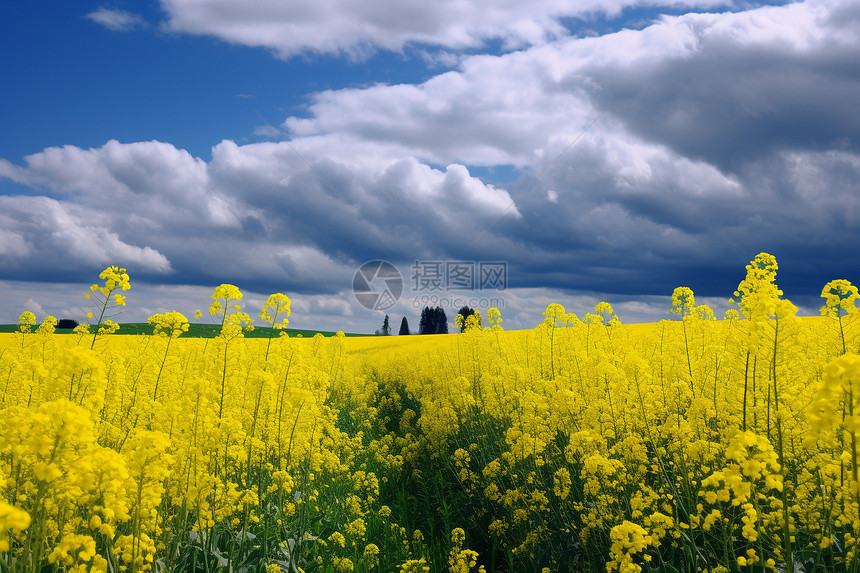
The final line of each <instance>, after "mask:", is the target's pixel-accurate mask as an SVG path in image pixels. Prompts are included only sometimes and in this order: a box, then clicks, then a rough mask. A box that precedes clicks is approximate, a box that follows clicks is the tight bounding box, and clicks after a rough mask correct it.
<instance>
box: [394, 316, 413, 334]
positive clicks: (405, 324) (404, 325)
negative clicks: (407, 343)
mask: <svg viewBox="0 0 860 573" xmlns="http://www.w3.org/2000/svg"><path fill="white" fill-rule="evenodd" d="M397 334H399V335H400V336H404V335H409V334H412V333H411V332H409V321H408V320H406V317H405V316H404V317H403V320H401V321H400V332H398V333H397Z"/></svg>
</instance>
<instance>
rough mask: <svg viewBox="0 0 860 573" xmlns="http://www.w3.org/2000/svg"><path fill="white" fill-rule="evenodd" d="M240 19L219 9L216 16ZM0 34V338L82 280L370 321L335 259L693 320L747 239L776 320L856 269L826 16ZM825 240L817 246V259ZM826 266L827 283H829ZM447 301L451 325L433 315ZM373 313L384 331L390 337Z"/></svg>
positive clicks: (76, 8) (155, 22)
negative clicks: (472, 272)
mask: <svg viewBox="0 0 860 573" xmlns="http://www.w3.org/2000/svg"><path fill="white" fill-rule="evenodd" d="M239 6H241V8H239ZM4 16H5V17H4V18H3V20H2V23H0V49H2V53H3V54H4V57H3V58H2V59H0V77H2V78H3V87H2V88H0V133H2V136H0V285H2V288H3V290H4V297H3V301H0V322H13V321H14V320H15V319H16V317H17V315H18V314H19V313H20V312H21V311H22V310H33V311H35V312H36V313H37V315H39V314H45V313H51V314H54V315H57V316H60V317H70V318H80V317H81V316H83V314H84V313H85V312H86V310H87V308H86V307H85V305H84V302H85V301H84V300H83V297H82V295H83V292H84V290H83V289H85V287H86V284H87V283H89V282H92V281H94V280H95V277H96V276H97V274H98V272H99V271H100V270H101V268H103V267H104V266H106V265H108V264H118V265H121V266H125V267H127V268H128V269H129V272H130V274H131V275H132V282H133V290H132V291H130V293H129V294H130V296H129V299H128V301H129V307H128V310H127V311H126V315H125V316H124V317H123V320H143V319H145V318H146V316H148V314H150V313H152V312H157V311H164V310H172V309H177V310H180V311H183V312H186V313H189V314H190V313H193V310H194V309H196V308H205V306H206V305H207V300H208V294H209V293H210V292H211V290H212V288H213V287H214V286H216V285H217V284H219V283H221V282H228V283H233V284H236V285H238V286H239V287H240V288H242V289H243V290H245V291H246V292H247V293H248V309H249V310H250V311H252V312H253V311H254V310H255V306H259V305H260V304H261V302H262V300H263V299H264V297H265V296H266V295H267V294H268V293H271V292H275V291H283V292H286V293H287V294H289V295H290V296H291V297H292V298H293V301H294V305H293V308H294V316H293V318H292V324H293V325H294V326H299V327H306V328H314V327H320V328H332V329H344V330H353V331H372V330H373V329H374V328H377V327H378V325H379V324H381V316H382V314H383V313H382V312H381V311H379V310H376V311H373V310H368V309H365V308H363V307H362V306H361V305H360V304H358V303H357V301H356V300H355V298H354V297H353V296H352V284H353V283H352V280H353V277H354V274H355V271H356V269H357V268H358V267H359V266H360V265H361V264H362V263H364V262H366V261H369V260H376V259H381V260H387V261H390V262H391V263H392V264H394V265H395V266H397V267H398V268H399V269H400V270H401V272H402V273H403V275H404V279H405V280H406V282H407V284H408V283H409V282H410V279H409V276H408V275H409V273H410V267H411V266H412V265H414V263H415V261H443V262H451V261H471V262H478V263H479V262H482V261H502V262H504V263H506V264H507V268H508V281H507V287H508V288H507V289H506V290H504V291H498V292H495V291H494V292H489V291H485V292H470V293H464V292H451V291H434V292H432V293H428V292H418V291H412V290H409V289H408V288H407V291H406V292H404V295H403V297H402V299H401V300H400V301H399V302H398V303H397V304H396V305H395V306H393V307H391V308H390V309H386V310H387V312H388V313H389V314H391V315H392V316H393V317H396V318H397V319H398V320H399V317H400V316H401V315H405V316H407V317H408V318H409V319H410V322H411V323H416V324H415V326H417V318H418V314H419V311H420V309H416V308H415V306H416V304H417V303H416V300H417V297H419V296H422V295H427V294H432V295H434V296H437V297H442V300H444V304H448V305H450V306H455V305H457V303H458V302H463V301H469V300H470V299H474V302H475V303H477V304H484V303H486V302H487V301H488V300H489V299H490V298H493V299H494V300H495V299H498V300H497V302H498V301H501V303H502V305H503V306H504V308H503V309H502V313H503V316H504V317H505V319H506V325H510V326H511V327H529V326H532V325H533V324H534V323H536V322H537V321H539V319H540V313H541V311H542V310H543V308H544V307H545V306H546V305H547V304H548V303H550V302H560V303H562V304H564V305H565V306H566V307H568V310H572V311H575V312H577V313H580V314H581V313H583V312H586V311H588V310H589V309H590V307H591V306H593V305H594V304H595V303H596V302H598V301H599V300H603V299H606V300H610V302H613V304H614V305H615V306H616V310H617V312H618V314H619V316H620V317H621V319H622V321H625V322H634V321H640V320H656V319H660V318H664V317H666V307H667V306H668V298H667V297H668V295H670V294H671V291H672V289H673V288H674V287H675V286H679V285H686V286H690V287H691V288H693V290H694V291H695V292H696V293H697V295H699V297H700V298H701V299H702V300H704V301H707V302H709V303H710V304H712V305H713V306H714V307H715V308H716V309H717V310H718V311H721V310H725V308H726V306H727V303H726V299H727V298H728V297H729V296H730V295H731V291H732V290H733V288H734V286H736V285H737V283H738V282H739V281H740V279H741V278H743V267H744V264H746V262H748V261H749V260H750V259H751V258H753V257H754V256H755V254H756V253H758V252H760V251H769V252H771V253H773V254H774V255H776V257H777V259H778V260H779V262H780V265H781V270H780V274H779V277H778V280H779V283H780V285H781V286H782V287H783V289H784V290H785V291H786V295H787V296H789V298H791V299H792V300H794V301H795V303H796V304H799V305H800V306H801V309H802V311H803V312H814V311H815V308H816V307H817V306H818V304H819V301H818V299H817V294H818V292H820V289H821V286H823V284H824V283H825V282H826V281H828V280H830V279H833V278H847V279H849V280H852V281H853V282H855V283H856V282H858V280H860V277H857V276H853V275H856V273H857V269H858V268H860V265H858V263H860V254H858V252H857V249H856V248H851V247H850V246H851V245H857V244H860V193H858V183H857V181H860V178H858V175H860V155H858V139H860V125H858V124H860V116H858V114H857V113H856V102H857V101H860V63H858V62H860V57H858V56H860V53H858V52H860V50H858V48H860V46H859V45H858V44H860V9H858V8H857V6H856V4H855V3H853V2H847V1H845V2H838V1H837V2H823V1H809V2H798V3H785V2H778V3H768V4H763V3H754V2H753V3H751V2H743V3H741V2H724V1H712V0H701V1H697V0H686V1H683V2H673V3H672V5H671V6H664V5H662V4H660V3H659V2H642V1H638V0H605V1H601V0H592V1H583V2H577V3H571V2H562V1H560V0H558V1H557V0H545V1H543V2H538V3H531V4H529V5H526V4H524V3H521V2H513V1H512V2H506V1H499V2H495V3H491V4H487V3H479V2H448V1H440V2H437V3H429V4H428V3H426V2H404V1H398V2H378V3H370V4H367V3H364V4H355V3H350V2H346V1H345V0H326V1H323V2H317V3H314V4H312V5H309V4H307V3H300V2H292V1H285V2H278V3H271V2H264V1H252V2H246V3H242V4H241V5H240V4H238V3H234V2H230V1H228V0H208V1H200V0H195V1H192V0H163V1H162V2H137V3H132V2H115V3H95V2H74V3H70V2H30V3H24V2H21V3H14V4H12V5H10V6H8V7H6V13H5V15H4ZM840 245H842V247H840ZM852 273H853V275H852ZM455 311H456V309H452V310H451V311H450V312H449V314H450V315H453V314H454V313H455ZM395 322H396V321H395Z"/></svg>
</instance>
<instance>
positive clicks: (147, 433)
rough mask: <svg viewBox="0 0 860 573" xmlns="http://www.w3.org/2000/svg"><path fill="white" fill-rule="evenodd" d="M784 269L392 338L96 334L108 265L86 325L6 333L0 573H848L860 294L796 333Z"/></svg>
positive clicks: (270, 305)
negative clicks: (699, 293) (656, 298)
mask: <svg viewBox="0 0 860 573" xmlns="http://www.w3.org/2000/svg"><path fill="white" fill-rule="evenodd" d="M776 271H777V264H776V261H775V259H774V258H773V257H772V256H770V255H768V254H766V253H761V254H759V255H758V256H757V257H756V258H755V260H753V261H751V263H750V264H749V265H748V266H747V273H746V278H745V279H744V280H743V281H742V282H741V283H740V285H739V286H738V290H737V292H736V293H735V297H734V301H735V302H736V303H737V307H738V308H737V310H730V311H729V312H728V313H727V315H726V317H725V318H724V319H722V320H715V317H714V315H713V312H712V311H711V310H710V309H709V308H708V307H706V306H704V305H696V304H695V298H694V294H693V292H692V291H691V290H690V289H688V288H685V287H679V288H677V289H675V292H674V294H673V300H672V308H671V310H672V312H674V313H676V314H677V315H678V316H677V320H672V321H669V320H666V321H661V322H659V323H656V324H650V325H632V326H628V325H622V324H621V323H620V322H619V320H618V318H617V317H616V316H615V315H613V312H612V308H611V306H610V305H608V304H607V303H600V304H598V305H597V306H596V307H595V309H594V312H593V313H589V314H587V315H585V316H583V317H577V316H575V315H573V314H570V313H567V312H565V309H564V308H563V307H562V306H560V305H558V304H552V305H550V306H549V307H548V308H547V309H546V312H545V314H544V318H545V320H544V321H543V322H542V324H541V325H540V326H538V327H537V328H536V329H534V330H532V331H510V332H506V331H504V330H503V329H502V326H501V322H502V318H501V316H500V314H499V312H498V311H497V310H495V309H490V311H488V313H487V316H485V317H484V324H485V326H483V327H482V326H480V325H479V324H478V323H477V322H471V323H470V324H468V325H466V326H467V329H466V331H465V332H464V333H462V334H452V335H437V336H420V337H419V336H412V337H388V338H383V337H377V338H346V337H344V336H340V335H339V336H335V337H332V338H323V337H322V336H321V335H320V336H317V337H315V338H303V339H302V338H291V337H287V336H280V337H272V338H269V339H265V338H263V339H259V338H257V339H249V338H246V337H245V336H244V334H245V333H246V332H247V331H248V329H250V328H252V326H251V323H252V322H253V321H252V319H251V317H250V315H249V314H246V313H245V312H243V311H242V310H241V306H240V301H241V298H242V293H241V292H240V291H239V290H238V289H237V288H236V287H234V286H232V285H222V286H220V287H218V289H216V290H215V292H214V293H213V295H212V304H211V306H210V308H209V314H210V315H211V316H213V317H215V320H216V323H217V324H219V325H221V334H220V335H219V336H218V337H217V338H214V339H194V338H183V336H182V334H183V332H185V331H186V330H187V328H188V320H187V319H186V317H184V316H182V315H181V314H179V313H177V312H171V313H165V314H156V315H153V316H152V317H151V318H150V323H151V324H153V325H154V326H155V334H153V335H151V336H125V337H115V336H111V333H112V332H115V331H116V329H117V328H119V326H118V325H116V324H115V323H113V322H111V321H110V320H105V317H106V316H110V314H111V312H112V310H114V309H115V307H117V306H122V305H124V304H125V299H124V297H123V295H122V292H124V291H125V290H127V289H128V288H129V286H130V282H129V277H128V275H127V274H126V272H125V270H124V269H120V268H117V267H110V268H108V269H106V270H105V271H104V272H103V273H102V275H101V280H102V282H101V283H99V284H95V285H93V286H92V288H91V291H90V293H88V298H90V300H91V301H92V302H93V303H94V305H95V309H96V311H97V312H96V314H100V316H99V317H98V318H95V317H92V321H93V324H94V325H95V326H88V325H84V326H81V327H79V328H78V329H77V330H76V332H75V333H74V334H69V335H59V334H55V333H54V324H55V323H56V321H55V319H54V318H53V317H46V318H45V319H44V320H43V321H42V322H41V324H40V325H37V321H36V317H35V316H33V314H32V313H29V312H24V313H23V314H22V315H21V318H20V323H21V325H20V329H19V332H17V333H15V334H8V335H2V336H0V571H2V572H4V573H5V572H24V571H28V572H34V573H35V572H42V571H70V572H71V571H75V572H84V571H110V572H116V571H129V572H136V571H158V572H161V571H194V572H204V573H212V572H215V571H232V572H236V573H239V572H263V571H266V572H271V573H275V572H285V573H287V572H292V573H299V572H307V573H310V572H321V573H343V572H350V571H355V572H371V571H373V572H376V571H379V572H382V573H386V572H393V573H418V572H430V571H432V572H451V573H469V572H470V571H475V572H477V571H486V572H492V571H510V572H539V571H543V572H553V573H555V572H566V571H607V572H610V573H611V572H613V571H623V572H638V571H667V572H668V571H672V572H674V571H711V572H718V571H765V570H771V571H779V572H784V571H788V572H800V571H803V572H807V573H808V572H811V571H857V570H858V564H860V555H858V538H860V479H858V467H857V466H858V463H860V456H858V443H857V437H858V436H857V434H858V433H860V387H858V388H854V383H855V382H856V383H858V385H860V357H858V353H860V318H858V317H860V312H858V309H857V305H858V291H857V289H856V288H855V287H853V286H852V285H851V284H850V283H849V282H847V281H844V280H835V281H832V282H830V283H828V284H827V285H825V286H824V288H823V291H822V297H823V299H824V306H823V308H822V315H823V316H822V317H818V318H803V319H801V318H797V317H796V316H795V314H796V312H797V309H796V308H795V307H794V306H793V305H792V304H791V303H790V302H789V301H787V300H785V299H784V298H783V297H782V292H781V291H780V290H779V289H778V287H777V285H776ZM289 310H290V301H289V299H288V298H287V297H285V296H284V295H281V294H275V295H272V296H271V297H270V298H269V300H268V301H267V303H266V305H265V307H264V308H263V310H262V312H260V313H259V319H258V322H259V321H261V322H262V323H263V324H264V325H266V326H274V327H276V328H278V327H281V328H283V327H284V326H286V324H287V320H286V318H287V316H288V315H289ZM667 310H668V309H667ZM198 318H199V317H198Z"/></svg>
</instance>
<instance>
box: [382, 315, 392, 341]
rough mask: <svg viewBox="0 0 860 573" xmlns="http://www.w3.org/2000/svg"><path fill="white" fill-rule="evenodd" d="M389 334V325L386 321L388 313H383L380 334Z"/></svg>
mask: <svg viewBox="0 0 860 573" xmlns="http://www.w3.org/2000/svg"><path fill="white" fill-rule="evenodd" d="M390 335H391V325H390V324H389V323H388V315H387V314H386V315H385V320H383V321H382V336H390Z"/></svg>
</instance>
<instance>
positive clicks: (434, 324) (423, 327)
mask: <svg viewBox="0 0 860 573" xmlns="http://www.w3.org/2000/svg"><path fill="white" fill-rule="evenodd" d="M418 334H448V317H447V316H446V315H445V309H443V308H442V307H441V306H437V307H434V308H430V307H429V306H425V307H424V309H423V310H422V311H421V322H419V323H418Z"/></svg>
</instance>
